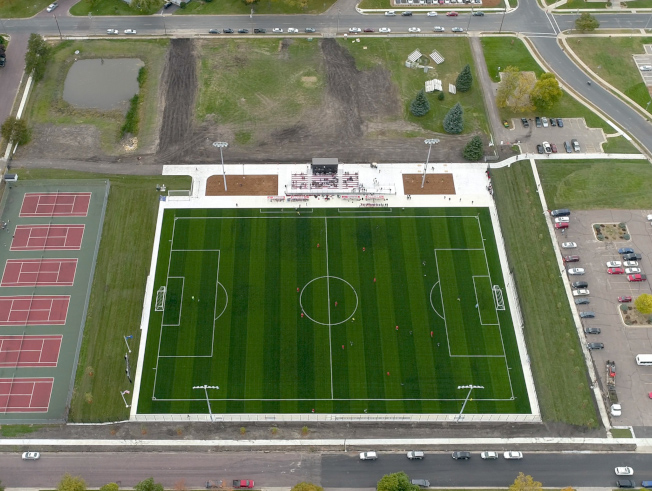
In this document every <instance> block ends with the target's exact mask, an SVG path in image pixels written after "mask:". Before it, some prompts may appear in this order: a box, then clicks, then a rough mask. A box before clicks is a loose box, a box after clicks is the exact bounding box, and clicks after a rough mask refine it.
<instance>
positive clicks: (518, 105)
mask: <svg viewBox="0 0 652 491" xmlns="http://www.w3.org/2000/svg"><path fill="white" fill-rule="evenodd" d="M530 90H531V87H530V82H529V80H528V78H527V77H525V76H524V75H523V74H522V73H521V72H520V71H519V69H518V68H516V67H514V66H508V67H507V68H505V70H504V71H503V78H502V80H501V81H500V84H499V85H498V93H497V94H496V105H497V106H498V107H507V106H509V107H510V108H511V109H512V110H514V111H515V112H527V111H531V110H533V109H534V107H533V106H532V103H531V102H530Z"/></svg>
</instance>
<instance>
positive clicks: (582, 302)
mask: <svg viewBox="0 0 652 491" xmlns="http://www.w3.org/2000/svg"><path fill="white" fill-rule="evenodd" d="M589 303H591V300H589V299H588V298H576V299H575V305H586V304H589Z"/></svg>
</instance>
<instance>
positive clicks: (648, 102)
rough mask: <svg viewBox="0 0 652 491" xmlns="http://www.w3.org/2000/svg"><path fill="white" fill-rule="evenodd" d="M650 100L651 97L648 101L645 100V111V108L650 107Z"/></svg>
mask: <svg viewBox="0 0 652 491" xmlns="http://www.w3.org/2000/svg"><path fill="white" fill-rule="evenodd" d="M650 102H652V99H650V100H649V101H647V104H646V105H645V110H646V111H647V108H648V107H650Z"/></svg>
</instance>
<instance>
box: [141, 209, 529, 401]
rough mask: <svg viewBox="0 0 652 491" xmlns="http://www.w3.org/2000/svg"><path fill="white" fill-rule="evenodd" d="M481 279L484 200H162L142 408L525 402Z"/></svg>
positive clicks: (485, 265) (488, 279) (505, 321)
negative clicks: (358, 205) (165, 204)
mask: <svg viewBox="0 0 652 491" xmlns="http://www.w3.org/2000/svg"><path fill="white" fill-rule="evenodd" d="M485 248H486V249H485ZM493 284H498V285H500V286H501V287H502V288H504V285H503V281H502V272H501V265H500V261H499V258H498V252H497V249H496V243H495V240H494V236H493V229H492V225H491V218H490V216H489V213H488V210H487V209H455V208H439V209H409V208H407V209H400V210H392V209H384V210H383V211H382V212H379V211H368V210H360V209H354V208H351V209H350V210H348V211H347V212H340V210H337V209H314V210H311V212H310V213H303V214H302V215H301V216H299V215H298V214H294V212H292V213H290V214H287V213H283V212H282V211H279V210H262V211H261V210H242V209H235V210H220V209H195V210H187V209H176V210H175V209H171V210H167V211H166V212H165V216H164V221H163V227H162V233H161V240H160V248H159V251H158V263H157V266H156V273H155V280H154V292H157V291H158V290H159V289H160V287H162V286H166V288H167V289H166V293H165V299H164V301H162V302H161V308H160V309H159V310H157V308H156V305H155V304H156V301H155V298H156V295H154V299H153V300H152V304H151V307H150V308H151V310H150V321H149V330H148V333H147V349H146V353H145V360H144V363H143V367H142V370H143V382H142V385H141V393H140V399H139V401H138V412H139V413H175V414H179V413H181V414H183V413H200V414H204V413H206V411H207V408H206V400H205V395H204V392H203V391H198V390H193V389H192V387H193V386H196V385H204V384H209V385H218V386H219V387H220V390H214V391H209V397H210V398H211V408H212V410H213V411H214V412H216V413H262V412H264V413H310V412H311V410H312V409H314V410H315V411H316V412H319V413H362V412H363V411H364V410H365V409H367V410H368V412H370V413H457V412H459V410H460V408H461V406H462V403H463V401H464V398H465V397H466V392H463V391H460V390H457V386H458V385H465V384H476V385H482V386H484V389H482V390H477V391H476V392H474V394H473V398H472V400H470V401H469V403H468V404H467V406H466V408H465V412H467V413H527V412H529V410H530V407H529V401H528V397H527V393H526V389H525V383H524V379H523V373H522V370H521V361H520V357H519V353H518V348H517V345H516V336H515V333H514V327H513V324H512V321H511V313H510V311H509V306H507V310H502V311H498V310H496V306H495V303H494V296H493V292H492V285H493ZM442 285H445V286H442ZM397 326H398V327H397ZM508 367H509V368H508Z"/></svg>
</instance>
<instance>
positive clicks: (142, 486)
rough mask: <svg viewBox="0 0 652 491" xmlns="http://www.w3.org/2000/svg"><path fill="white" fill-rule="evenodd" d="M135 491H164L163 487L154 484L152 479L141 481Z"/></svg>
mask: <svg viewBox="0 0 652 491" xmlns="http://www.w3.org/2000/svg"><path fill="white" fill-rule="evenodd" d="M134 490H135V491H164V490H163V485H162V484H159V483H155V482H154V478H153V477H150V478H147V479H145V480H144V481H140V482H139V483H138V484H136V485H135V486H134Z"/></svg>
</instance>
